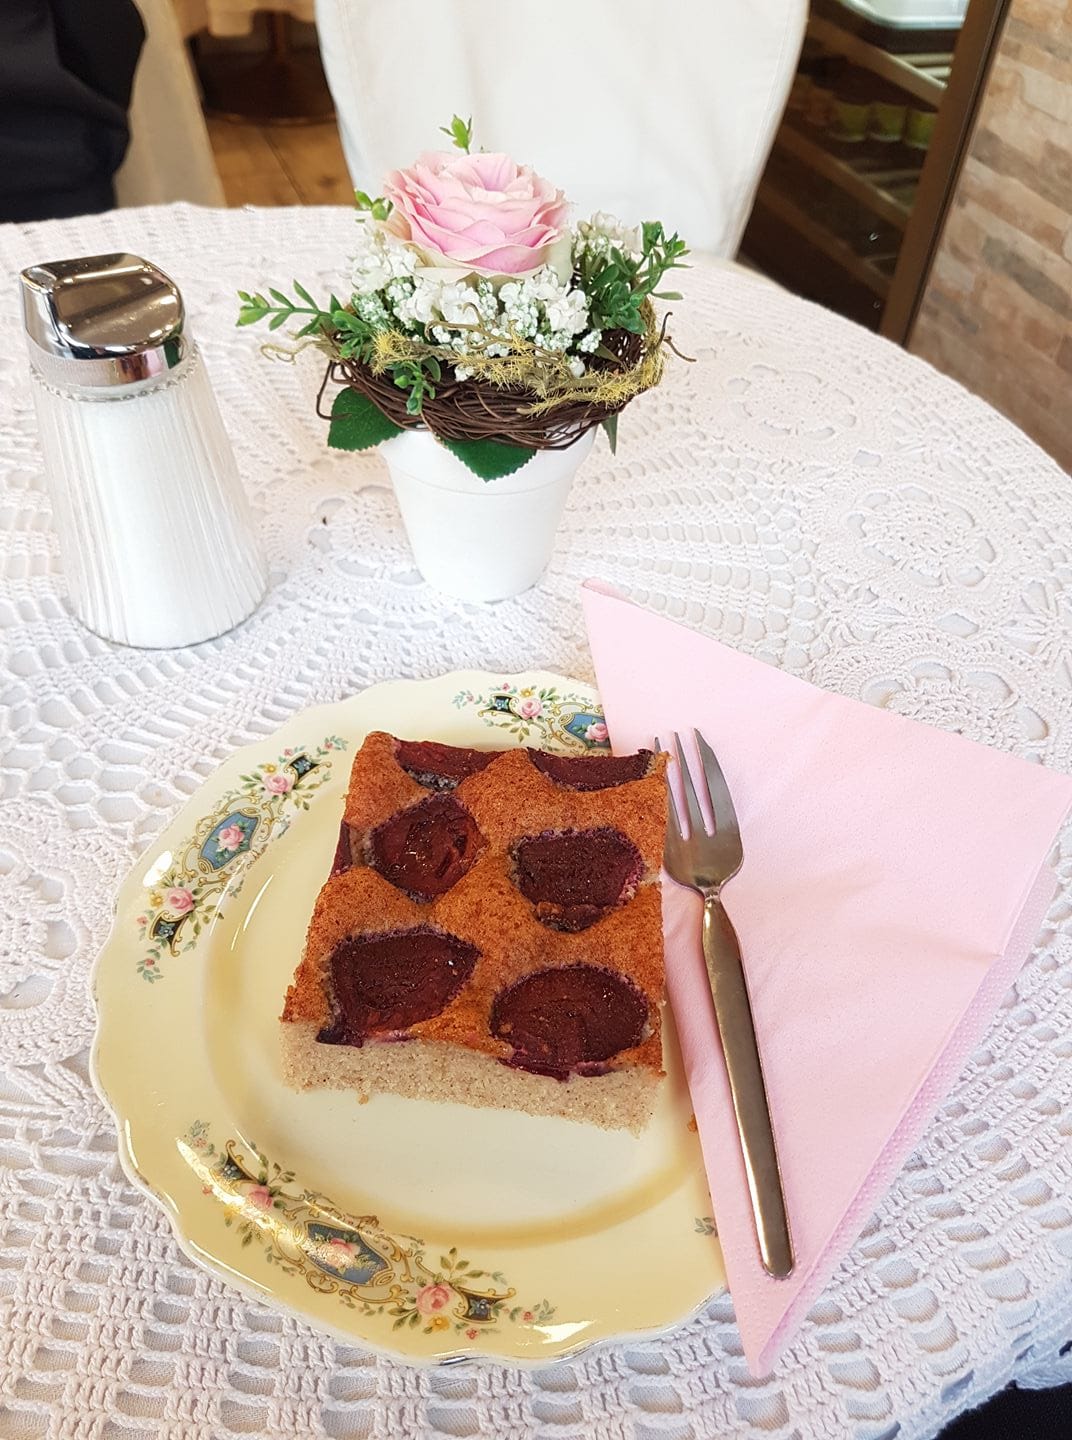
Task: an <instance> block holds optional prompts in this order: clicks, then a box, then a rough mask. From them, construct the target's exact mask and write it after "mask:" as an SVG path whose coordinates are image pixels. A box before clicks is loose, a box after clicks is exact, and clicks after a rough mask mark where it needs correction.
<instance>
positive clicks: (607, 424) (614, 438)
mask: <svg viewBox="0 0 1072 1440" xmlns="http://www.w3.org/2000/svg"><path fill="white" fill-rule="evenodd" d="M601 424H602V427H603V434H604V435H605V436H606V437H607V443H608V444H609V445H610V453H611V454H612V455H617V453H618V416H617V414H614V415H608V416H607V418H606V419H605V420H603V421H602V422H601Z"/></svg>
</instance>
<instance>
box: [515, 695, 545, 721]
mask: <svg viewBox="0 0 1072 1440" xmlns="http://www.w3.org/2000/svg"><path fill="white" fill-rule="evenodd" d="M517 713H518V714H519V715H520V716H521V718H522V719H523V720H535V719H536V716H537V715H542V714H543V703H542V701H540V700H536V699H534V698H530V699H528V700H521V701H519V702H518V707H517Z"/></svg>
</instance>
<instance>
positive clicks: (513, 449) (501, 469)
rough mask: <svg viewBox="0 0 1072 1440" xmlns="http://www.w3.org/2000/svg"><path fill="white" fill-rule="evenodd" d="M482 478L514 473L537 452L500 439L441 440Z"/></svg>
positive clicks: (497, 477)
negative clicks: (504, 442)
mask: <svg viewBox="0 0 1072 1440" xmlns="http://www.w3.org/2000/svg"><path fill="white" fill-rule="evenodd" d="M440 443H441V444H443V445H445V446H446V447H447V449H448V450H449V451H450V452H451V453H452V454H454V455H457V457H458V459H459V460H460V461H461V462H462V464H463V465H465V466H466V467H467V468H468V469H469V470H471V471H472V472H473V474H474V475H479V477H480V478H481V480H498V479H499V478H500V476H502V475H512V474H513V473H514V471H515V470H520V469H521V467H522V465H525V464H527V463H528V461H530V460H531V459H532V457H533V456H534V455H535V454H536V451H535V450H529V449H528V448H527V447H526V446H523V445H503V444H502V443H501V442H500V441H498V440H443V441H441V442H440Z"/></svg>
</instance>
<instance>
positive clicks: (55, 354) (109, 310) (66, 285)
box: [19, 255, 189, 388]
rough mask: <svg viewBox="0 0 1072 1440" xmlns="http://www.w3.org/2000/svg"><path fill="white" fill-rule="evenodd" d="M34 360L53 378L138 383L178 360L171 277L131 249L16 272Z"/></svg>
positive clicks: (181, 345)
mask: <svg viewBox="0 0 1072 1440" xmlns="http://www.w3.org/2000/svg"><path fill="white" fill-rule="evenodd" d="M19 278H20V280H21V282H22V313H23V320H24V323H25V326H26V334H27V337H28V339H29V341H30V344H31V350H32V354H33V359H34V363H35V365H36V366H37V368H38V370H39V371H40V373H41V375H42V376H43V377H44V379H46V380H48V381H51V382H53V383H55V384H57V385H85V386H91V387H99V388H104V387H107V386H113V387H114V386H127V385H137V384H140V383H141V382H143V381H146V380H152V379H156V378H158V377H159V376H161V375H164V374H166V373H167V372H168V371H169V370H172V369H174V368H175V366H176V365H179V364H180V363H181V362H182V360H183V358H184V357H185V355H186V353H187V349H188V345H189V337H188V336H184V334H183V323H184V320H185V312H184V309H183V303H182V296H181V295H180V294H179V290H178V287H177V286H176V284H175V282H174V281H173V280H169V279H168V277H167V276H166V275H165V274H164V272H163V271H162V270H158V269H157V267H156V266H155V265H151V264H150V263H149V261H148V260H142V259H141V258H140V257H139V256H137V255H83V256H81V257H78V258H76V259H74V260H51V261H49V262H48V263H47V264H44V265H31V266H29V267H28V268H27V269H26V270H23V272H22V274H21V276H20V277H19Z"/></svg>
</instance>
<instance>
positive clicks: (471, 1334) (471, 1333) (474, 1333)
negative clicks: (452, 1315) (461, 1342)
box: [465, 1325, 479, 1340]
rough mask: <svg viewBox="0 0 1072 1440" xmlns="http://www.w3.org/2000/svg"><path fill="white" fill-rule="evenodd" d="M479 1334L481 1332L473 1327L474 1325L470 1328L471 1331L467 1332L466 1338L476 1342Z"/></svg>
mask: <svg viewBox="0 0 1072 1440" xmlns="http://www.w3.org/2000/svg"><path fill="white" fill-rule="evenodd" d="M478 1334H479V1331H478V1330H477V1329H476V1327H475V1326H473V1325H470V1326H469V1329H468V1330H467V1331H466V1332H465V1338H466V1339H467V1340H475V1339H476V1337H477V1335H478Z"/></svg>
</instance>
